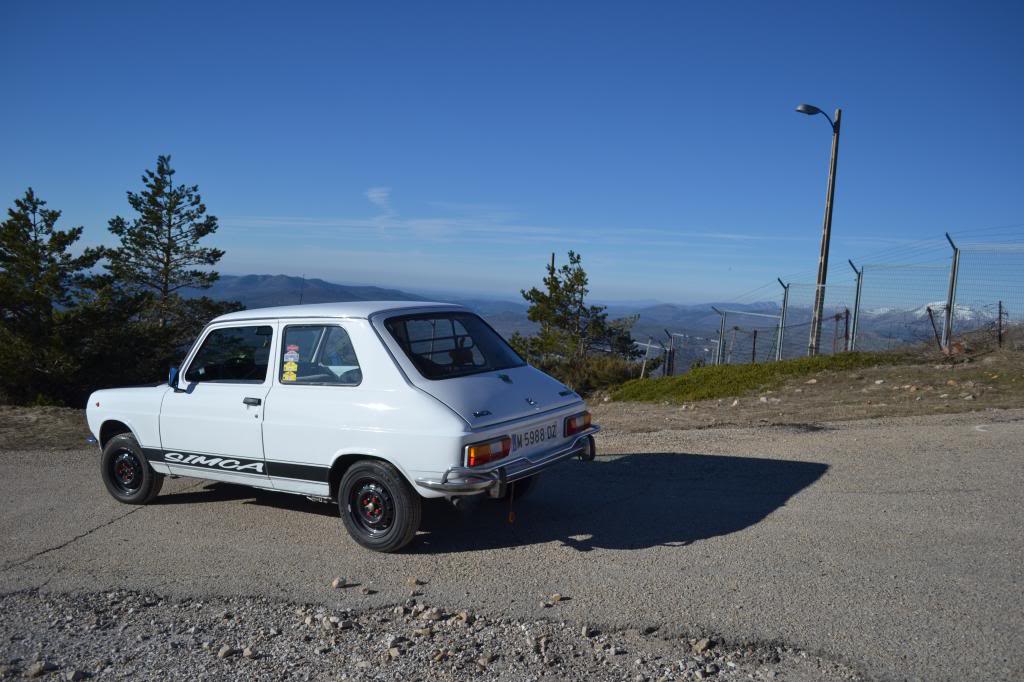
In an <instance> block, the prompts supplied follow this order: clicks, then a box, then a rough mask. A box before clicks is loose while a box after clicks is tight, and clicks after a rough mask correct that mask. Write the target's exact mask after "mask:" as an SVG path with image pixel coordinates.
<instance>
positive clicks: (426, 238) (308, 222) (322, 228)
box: [221, 186, 808, 258]
mask: <svg viewBox="0 0 1024 682" xmlns="http://www.w3.org/2000/svg"><path fill="white" fill-rule="evenodd" d="M364 195H365V197H366V199H367V200H368V201H369V202H370V204H371V205H372V206H373V207H375V208H376V209H377V211H378V212H377V214H376V215H369V216H365V217H316V218H314V217H309V216H227V217H224V218H223V219H222V220H221V224H222V225H223V226H224V227H225V228H226V229H228V230H246V231H254V230H256V231H258V230H264V229H265V230H268V231H270V230H285V231H287V232H288V233H290V234H291V235H293V236H306V237H309V238H311V239H318V240H325V239H344V240H347V241H351V240H353V239H360V238H364V239H367V240H373V239H380V238H384V239H389V240H403V239H404V240H410V241H413V242H427V243H445V242H447V243H451V242H458V243H460V244H480V245H507V246H515V245H522V244H530V243H533V244H543V245H544V246H545V248H549V247H550V248H558V249H563V248H574V247H575V248H579V247H580V245H581V243H582V244H587V245H592V246H596V247H599V248H600V247H605V248H610V249H615V250H616V252H617V257H620V258H621V257H628V255H640V254H642V253H643V252H644V251H645V250H651V251H654V250H685V251H686V252H689V253H694V252H695V251H698V250H699V252H700V253H704V252H706V251H707V250H709V249H711V250H714V249H715V248H716V245H718V246H719V247H726V246H728V248H729V249H731V250H749V251H753V250H755V249H760V248H762V243H763V242H767V241H771V242H780V241H790V242H804V241H807V239H808V237H805V236H781V235H779V234H777V233H774V232H771V233H770V232H768V231H767V230H765V231H762V232H756V233H755V232H739V231H735V230H730V231H726V230H717V229H707V228H704V229H676V228H659V227H639V226H637V227H601V226H587V227H579V226H564V227H560V226H553V225H544V224H535V223H530V222H527V221H524V220H522V216H520V215H518V214H516V213H515V212H514V211H513V210H511V209H509V208H508V207H504V206H495V205H490V204H471V203H454V202H431V203H429V204H428V207H429V208H430V209H433V210H434V211H437V212H438V213H439V215H428V216H423V215H419V216H406V215H404V214H403V213H402V212H400V211H399V210H398V208H396V206H395V203H394V201H393V193H392V189H391V188H390V187H383V186H380V187H370V188H369V189H367V190H366V191H365V193H364Z"/></svg>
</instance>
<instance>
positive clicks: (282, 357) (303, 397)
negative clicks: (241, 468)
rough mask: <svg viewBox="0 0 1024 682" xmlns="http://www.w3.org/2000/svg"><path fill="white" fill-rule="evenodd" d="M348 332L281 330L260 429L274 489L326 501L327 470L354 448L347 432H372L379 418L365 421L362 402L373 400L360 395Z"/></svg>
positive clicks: (305, 325) (319, 326) (343, 328)
mask: <svg viewBox="0 0 1024 682" xmlns="http://www.w3.org/2000/svg"><path fill="white" fill-rule="evenodd" d="M350 330H351V331H356V330H355V329H354V328H353V327H352V326H351V325H350V324H349V323H346V322H341V321H330V322H324V321H310V322H303V321H301V320H294V321H292V320H289V321H288V322H287V323H285V322H282V323H281V329H280V336H281V342H280V344H279V350H278V359H279V361H278V363H277V365H276V367H277V368H276V370H275V376H274V382H275V384H274V394H273V398H272V400H271V401H270V404H269V405H268V406H267V412H266V419H265V421H264V424H263V442H264V451H265V453H266V456H267V465H268V467H269V469H270V472H269V473H270V478H271V482H272V483H273V485H274V488H275V489H276V490H287V491H289V492H294V493H303V494H307V495H323V496H326V495H328V494H329V489H328V473H329V471H330V466H331V463H332V462H333V460H334V457H335V456H336V455H337V453H338V452H339V451H344V449H345V447H346V446H351V445H353V444H354V442H353V441H352V440H350V439H351V438H352V437H353V431H354V430H355V431H357V432H362V433H365V431H366V430H368V429H372V428H374V427H376V428H378V429H379V428H380V425H379V421H380V420H379V414H378V415H369V414H368V413H369V412H371V409H370V408H369V407H368V406H367V405H366V403H367V402H373V401H372V400H368V399H367V398H366V395H365V392H364V391H362V390H361V389H360V385H361V384H362V382H363V374H362V369H361V367H360V364H359V359H358V357H357V355H356V348H355V346H354V345H353V341H352V338H351V337H350V336H349V331H350ZM364 331H369V330H364ZM373 417H377V419H376V420H373ZM363 454H372V453H371V452H364V453H363Z"/></svg>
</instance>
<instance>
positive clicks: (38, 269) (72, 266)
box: [0, 187, 103, 401]
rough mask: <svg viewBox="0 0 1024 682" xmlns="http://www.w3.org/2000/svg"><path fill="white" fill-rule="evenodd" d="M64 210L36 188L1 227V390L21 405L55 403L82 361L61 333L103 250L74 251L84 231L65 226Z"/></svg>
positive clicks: (17, 201)
mask: <svg viewBox="0 0 1024 682" xmlns="http://www.w3.org/2000/svg"><path fill="white" fill-rule="evenodd" d="M60 215H61V213H60V211H55V210H52V209H48V208H46V202H45V201H43V200H42V199H40V198H39V197H38V196H36V193H35V192H34V191H33V190H32V188H31V187H30V188H29V189H28V190H27V191H26V192H25V195H24V196H23V197H22V198H20V199H16V200H15V202H14V207H13V208H10V209H8V211H7V216H8V217H7V220H5V221H4V222H2V223H0V391H2V392H3V393H4V394H5V395H6V396H7V397H8V398H10V399H14V400H17V401H25V400H35V399H38V398H40V397H43V398H50V399H52V395H53V392H54V390H56V387H59V386H60V384H62V383H63V382H64V381H65V380H66V378H67V374H68V372H69V371H70V368H71V367H72V366H73V365H74V358H73V356H72V355H69V354H67V353H65V352H62V349H61V346H62V344H61V343H60V342H59V339H58V336H59V328H60V325H61V321H62V317H63V316H64V315H65V313H66V310H67V309H69V308H71V307H73V306H74V305H75V304H76V302H77V299H78V296H79V293H80V290H81V286H82V284H83V283H84V281H85V280H86V279H87V277H88V271H89V269H90V268H92V267H93V266H94V265H96V263H97V261H99V259H100V258H101V257H102V254H103V252H102V249H95V248H89V249H85V250H84V252H83V253H81V254H80V255H77V256H75V255H73V254H72V253H71V248H72V247H73V246H74V244H75V243H76V242H77V241H78V240H79V239H80V238H81V236H82V227H80V226H79V227H73V228H71V229H69V230H59V229H57V227H56V225H57V221H58V220H59V218H60Z"/></svg>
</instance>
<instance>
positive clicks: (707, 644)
mask: <svg viewBox="0 0 1024 682" xmlns="http://www.w3.org/2000/svg"><path fill="white" fill-rule="evenodd" d="M714 646H715V643H714V642H713V641H712V640H711V639H710V638H709V637H702V638H701V639H698V640H697V641H696V642H694V643H693V652H694V653H696V654H702V653H704V652H705V651H707V650H708V649H711V648H712V647H714Z"/></svg>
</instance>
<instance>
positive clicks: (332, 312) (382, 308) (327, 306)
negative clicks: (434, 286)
mask: <svg viewBox="0 0 1024 682" xmlns="http://www.w3.org/2000/svg"><path fill="white" fill-rule="evenodd" d="M420 308H448V309H463V310H464V308H463V307H462V306H459V305H455V304H453V303H440V302H437V301H344V302H339V303H307V304H305V305H285V306H275V307H272V308H250V309H248V310H239V311H237V312H233V313H227V314H226V315H221V316H220V317H218V318H216V319H214V320H212V322H230V321H232V320H262V319H277V318H285V317H348V318H353V317H355V318H363V319H365V318H368V317H370V316H371V315H375V314H377V313H383V312H388V311H390V310H417V309H420Z"/></svg>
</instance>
